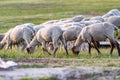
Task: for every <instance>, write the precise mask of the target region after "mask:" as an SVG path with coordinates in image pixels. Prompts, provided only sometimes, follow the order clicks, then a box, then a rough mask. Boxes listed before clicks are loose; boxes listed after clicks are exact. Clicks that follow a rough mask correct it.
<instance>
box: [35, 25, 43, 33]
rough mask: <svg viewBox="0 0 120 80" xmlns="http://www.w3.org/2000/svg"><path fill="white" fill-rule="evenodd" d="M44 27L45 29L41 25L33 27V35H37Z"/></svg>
mask: <svg viewBox="0 0 120 80" xmlns="http://www.w3.org/2000/svg"><path fill="white" fill-rule="evenodd" d="M44 27H45V26H44V25H41V24H39V25H35V26H33V28H34V30H35V33H37V32H38V31H39V30H40V29H42V28H44Z"/></svg>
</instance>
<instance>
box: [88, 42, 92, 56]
mask: <svg viewBox="0 0 120 80" xmlns="http://www.w3.org/2000/svg"><path fill="white" fill-rule="evenodd" d="M88 44H89V50H88V51H89V54H91V43H88Z"/></svg>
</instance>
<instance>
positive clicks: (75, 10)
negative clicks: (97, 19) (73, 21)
mask: <svg viewBox="0 0 120 80" xmlns="http://www.w3.org/2000/svg"><path fill="white" fill-rule="evenodd" d="M119 3H120V1H119V0H115V1H114V0H111V1H110V0H102V1H101V0H76V1H74V0H25V1H24V0H20V1H18V0H10V1H9V0H0V25H1V26H0V32H1V33H2V32H6V31H7V30H8V29H10V28H12V27H14V26H16V25H18V24H23V23H27V22H31V23H34V24H40V23H42V22H45V21H48V20H52V19H61V18H68V17H73V16H76V15H85V16H96V15H103V14H105V13H106V12H108V11H109V10H111V9H114V8H117V9H120V6H119Z"/></svg>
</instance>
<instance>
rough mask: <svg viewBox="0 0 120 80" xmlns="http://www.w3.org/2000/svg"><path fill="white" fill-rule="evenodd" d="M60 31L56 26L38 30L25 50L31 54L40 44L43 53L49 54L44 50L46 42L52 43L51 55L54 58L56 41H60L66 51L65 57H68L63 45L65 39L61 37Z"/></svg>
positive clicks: (56, 47) (56, 46) (65, 46)
mask: <svg viewBox="0 0 120 80" xmlns="http://www.w3.org/2000/svg"><path fill="white" fill-rule="evenodd" d="M62 33H63V31H62V29H61V28H60V27H58V26H52V27H46V28H42V29H40V30H39V31H38V32H37V34H36V35H35V36H34V38H33V40H32V41H31V42H30V44H29V45H28V46H27V48H26V50H27V52H28V53H33V52H34V49H35V47H36V46H37V45H38V44H39V43H41V44H42V49H43V51H45V52H47V53H48V54H51V53H50V52H48V50H47V48H46V43H47V42H52V43H53V46H54V50H53V55H54V57H55V54H56V51H57V49H58V40H59V39H60V40H61V41H62V43H63V45H64V48H65V50H66V55H68V51H67V45H66V43H65V39H64V38H63V36H62Z"/></svg>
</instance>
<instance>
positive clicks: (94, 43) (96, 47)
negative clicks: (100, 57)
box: [92, 37, 101, 54]
mask: <svg viewBox="0 0 120 80" xmlns="http://www.w3.org/2000/svg"><path fill="white" fill-rule="evenodd" d="M92 42H93V45H94V47H95V49H96V50H97V52H98V54H101V52H100V51H99V49H98V46H97V43H96V42H95V40H94V39H93V37H92Z"/></svg>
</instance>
